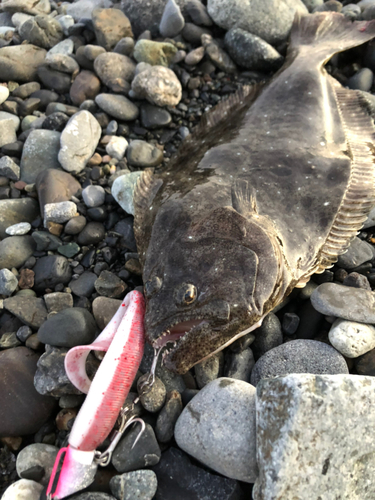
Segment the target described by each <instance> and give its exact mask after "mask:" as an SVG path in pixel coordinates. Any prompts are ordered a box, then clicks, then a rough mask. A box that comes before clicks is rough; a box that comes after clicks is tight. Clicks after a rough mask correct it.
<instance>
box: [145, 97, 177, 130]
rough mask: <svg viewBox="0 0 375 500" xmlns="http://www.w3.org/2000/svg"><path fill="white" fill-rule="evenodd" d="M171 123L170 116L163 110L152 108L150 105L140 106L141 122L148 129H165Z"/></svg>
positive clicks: (156, 107)
mask: <svg viewBox="0 0 375 500" xmlns="http://www.w3.org/2000/svg"><path fill="white" fill-rule="evenodd" d="M171 121H172V116H171V114H170V113H169V112H168V111H167V110H166V109H163V108H159V107H158V106H153V105H152V104H148V103H145V104H142V106H141V122H142V125H143V126H144V127H146V128H148V129H155V128H158V127H165V126H166V125H169V124H170V122H171Z"/></svg>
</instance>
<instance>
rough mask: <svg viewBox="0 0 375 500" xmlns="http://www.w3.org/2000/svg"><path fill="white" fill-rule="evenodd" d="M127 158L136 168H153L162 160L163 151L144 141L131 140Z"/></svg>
mask: <svg viewBox="0 0 375 500" xmlns="http://www.w3.org/2000/svg"><path fill="white" fill-rule="evenodd" d="M126 157H127V160H128V162H129V164H130V165H133V166H134V167H136V168H153V167H157V166H158V165H160V163H161V162H162V161H163V151H161V150H160V149H159V148H157V147H156V146H154V145H152V144H150V143H148V142H146V141H139V140H138V139H135V140H133V141H132V142H131V143H130V144H129V146H128V149H127V153H126Z"/></svg>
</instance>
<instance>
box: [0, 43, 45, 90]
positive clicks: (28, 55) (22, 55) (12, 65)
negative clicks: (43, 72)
mask: <svg viewBox="0 0 375 500" xmlns="http://www.w3.org/2000/svg"><path fill="white" fill-rule="evenodd" d="M46 54H47V52H46V50H44V49H42V48H40V47H36V46H35V45H31V44H21V45H13V46H9V47H2V48H1V49H0V74H1V79H2V81H5V82H8V81H9V80H11V81H15V82H31V81H34V80H35V78H36V76H37V70H38V68H39V66H40V65H41V64H43V62H44V58H45V56H46Z"/></svg>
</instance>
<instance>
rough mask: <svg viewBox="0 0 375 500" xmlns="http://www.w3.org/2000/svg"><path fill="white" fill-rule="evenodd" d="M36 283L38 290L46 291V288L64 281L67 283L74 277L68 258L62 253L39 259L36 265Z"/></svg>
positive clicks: (35, 286)
mask: <svg viewBox="0 0 375 500" xmlns="http://www.w3.org/2000/svg"><path fill="white" fill-rule="evenodd" d="M33 270H34V272H35V285H34V289H35V290H36V291H37V292H44V290H45V289H46V288H51V289H54V287H55V286H56V285H57V284H59V283H62V284H64V285H67V284H68V283H69V281H70V280H71V277H72V271H71V268H70V266H69V262H68V260H67V259H66V258H65V257H63V256H62V255H48V256H46V257H41V258H40V259H38V260H37V263H36V264H35V266H34V269H33Z"/></svg>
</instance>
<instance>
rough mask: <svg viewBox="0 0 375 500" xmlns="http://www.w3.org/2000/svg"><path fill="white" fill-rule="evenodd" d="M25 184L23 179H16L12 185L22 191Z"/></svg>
mask: <svg viewBox="0 0 375 500" xmlns="http://www.w3.org/2000/svg"><path fill="white" fill-rule="evenodd" d="M26 186H27V184H26V182H24V181H17V182H15V183H14V187H15V188H16V189H19V190H20V191H22V190H23V189H25V187H26Z"/></svg>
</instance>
